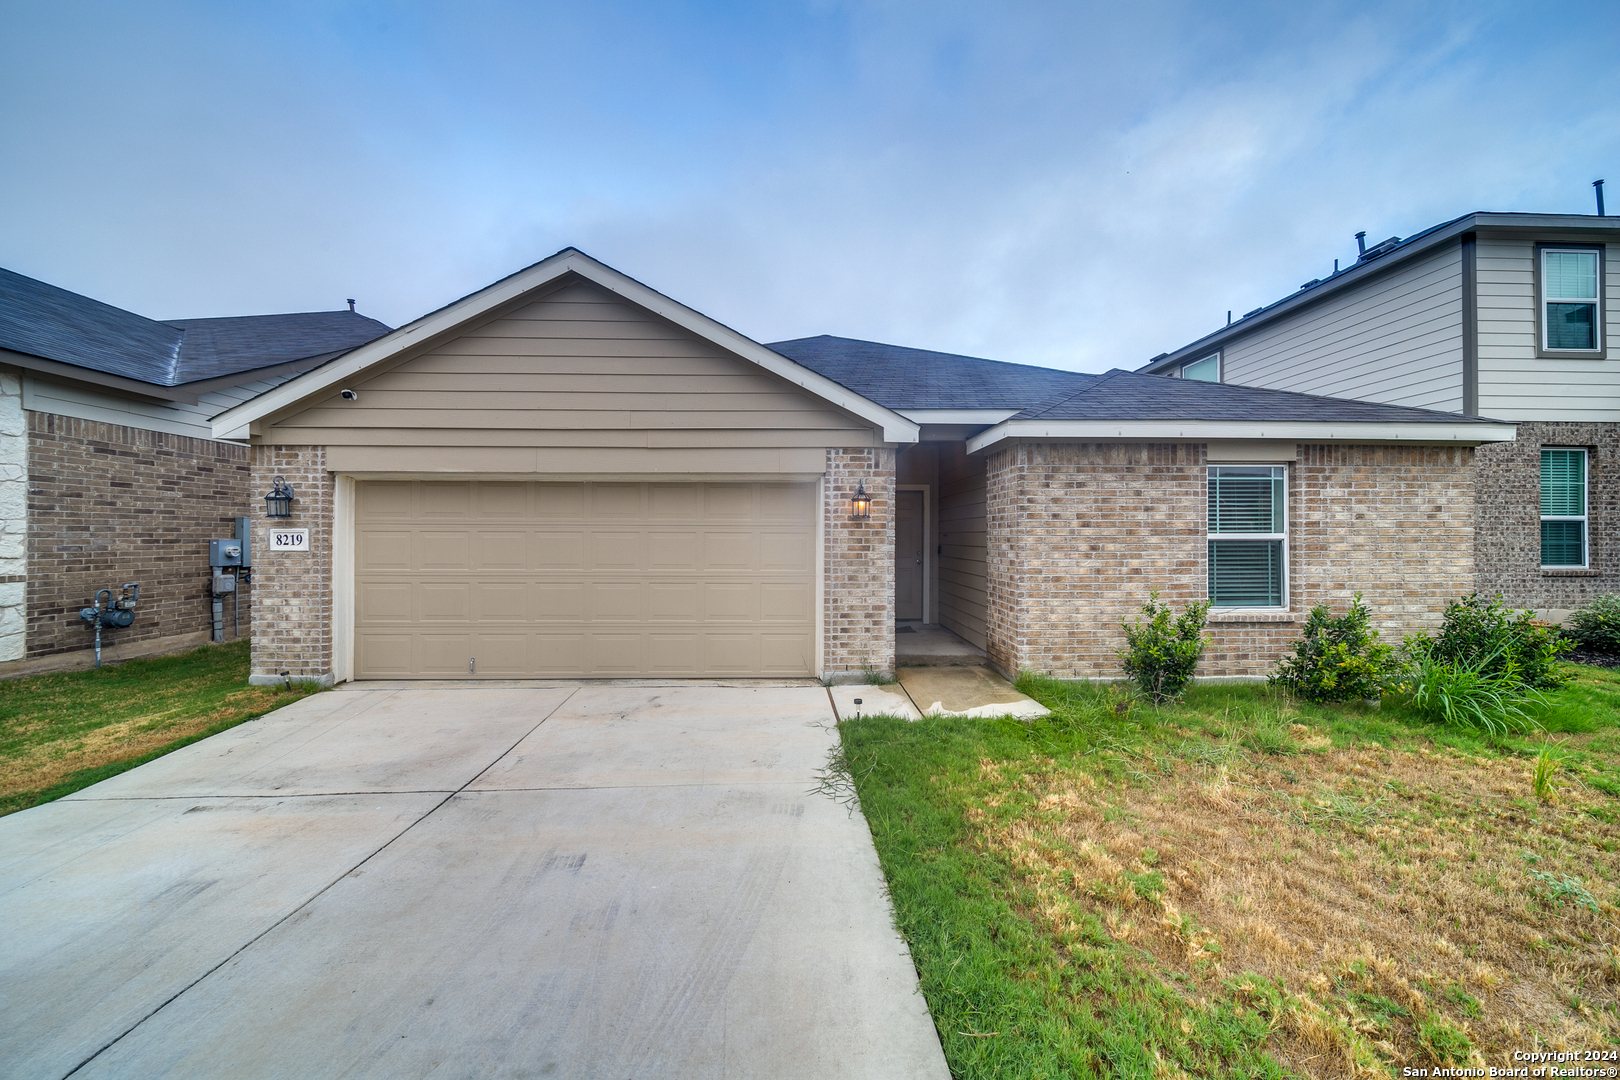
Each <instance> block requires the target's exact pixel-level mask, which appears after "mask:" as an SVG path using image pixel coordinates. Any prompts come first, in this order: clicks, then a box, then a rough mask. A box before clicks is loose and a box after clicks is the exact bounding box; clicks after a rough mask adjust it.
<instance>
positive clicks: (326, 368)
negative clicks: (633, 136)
mask: <svg viewBox="0 0 1620 1080" xmlns="http://www.w3.org/2000/svg"><path fill="white" fill-rule="evenodd" d="M570 275H572V276H575V277H577V278H582V279H584V280H586V281H589V282H591V283H592V284H594V285H597V286H599V287H600V288H603V289H605V290H607V291H608V292H611V293H614V294H616V295H618V296H620V297H622V298H624V299H625V300H627V301H629V302H630V303H633V304H636V305H638V306H640V307H642V308H644V309H646V310H648V311H651V312H652V313H653V314H655V315H658V316H660V317H662V318H665V319H668V320H669V321H670V322H672V323H674V324H675V325H677V326H680V327H682V328H683V329H685V330H687V331H689V332H691V333H694V334H696V335H697V336H699V337H701V338H704V339H705V340H707V341H709V342H712V343H713V344H715V345H718V346H719V347H720V348H722V349H725V350H726V351H727V352H729V353H731V354H733V355H734V356H737V357H740V358H741V359H743V360H745V361H748V362H749V363H752V364H756V365H758V366H759V367H761V368H764V369H765V370H766V371H769V372H770V373H771V374H773V375H776V376H778V377H780V378H782V379H784V380H786V381H787V382H790V383H792V384H794V385H795V386H798V387H801V388H802V389H804V390H807V391H809V392H810V393H812V394H814V395H815V396H817V397H819V398H822V399H823V400H825V401H827V402H829V403H831V404H833V405H835V406H837V407H838V408H841V409H843V410H845V411H847V412H850V413H853V414H854V415H856V416H858V417H860V418H861V419H863V420H866V421H868V422H870V423H872V424H874V425H877V426H878V427H881V428H882V430H883V441H884V442H893V443H910V442H916V441H917V434H918V428H917V425H916V424H915V423H913V422H912V421H910V420H908V419H906V418H905V417H904V416H902V415H900V414H899V413H898V412H896V411H894V410H892V409H890V408H888V407H886V406H884V405H881V404H879V403H878V402H876V401H874V400H872V399H871V398H868V397H866V396H864V395H862V394H860V393H858V392H855V391H852V390H851V389H850V388H848V387H846V386H844V385H842V384H840V383H839V382H837V381H836V380H834V379H830V378H828V377H827V376H825V375H823V374H821V373H820V372H818V371H816V370H814V369H812V368H810V367H808V366H806V365H803V364H800V363H798V362H796V361H794V360H792V359H790V358H788V357H787V356H784V355H783V354H781V353H778V352H773V351H772V350H770V349H768V348H766V347H765V346H764V345H761V344H760V343H759V342H757V341H754V340H752V339H751V338H747V337H744V336H743V335H742V334H739V333H738V332H737V331H735V330H733V329H731V328H730V327H729V326H725V325H724V324H722V323H719V322H716V321H715V320H713V319H711V318H709V317H708V316H707V315H704V314H702V313H700V312H697V311H694V310H693V309H691V308H689V307H687V306H686V305H684V304H681V303H678V302H676V301H674V300H671V299H670V298H669V297H667V296H665V295H664V294H663V293H660V292H658V291H657V290H655V289H652V288H650V287H648V286H646V285H643V284H642V283H641V282H639V281H637V280H635V279H634V278H631V277H628V276H626V275H624V274H621V273H620V272H619V271H617V270H615V269H613V268H612V267H610V266H608V265H606V264H605V263H600V262H598V261H596V260H595V259H593V258H591V257H590V256H589V255H586V254H585V253H584V252H582V251H580V250H579V249H577V248H572V247H568V248H563V249H562V250H561V251H559V252H557V253H556V254H555V255H552V256H551V257H550V258H547V259H542V260H541V261H540V262H537V263H535V264H534V265H533V266H530V267H527V268H526V269H523V270H520V271H518V272H517V273H515V274H512V275H510V276H509V277H505V278H502V279H501V280H500V281H497V282H495V283H494V284H493V285H488V286H486V287H484V288H482V289H480V290H478V291H477V292H475V293H471V294H469V295H467V296H464V297H462V298H461V299H460V300H457V301H455V302H454V303H451V304H447V305H445V306H444V307H442V308H439V309H438V310H437V311H433V312H429V313H428V314H426V315H424V316H422V317H421V318H419V319H417V320H415V321H414V322H411V323H407V324H406V325H404V326H401V327H400V328H399V329H397V330H394V331H393V332H391V333H389V334H387V335H385V336H383V337H381V338H378V339H377V340H375V341H371V342H369V343H367V344H364V345H361V346H360V347H358V348H356V349H354V350H353V351H352V352H349V353H347V354H346V355H344V356H341V357H338V358H337V359H335V360H332V361H329V362H328V363H326V364H323V365H322V366H320V367H318V368H315V369H314V370H311V371H307V372H305V373H304V374H302V375H299V376H298V377H297V378H294V379H289V380H288V381H287V382H285V383H282V384H281V385H280V386H277V387H276V388H274V389H272V390H268V391H266V392H265V393H263V394H260V395H259V396H258V397H255V398H253V399H251V400H249V401H245V402H243V403H242V404H241V405H238V406H236V407H235V408H233V409H230V410H227V411H226V412H223V413H221V414H220V415H218V416H216V417H214V420H213V427H214V437H215V438H216V439H242V438H246V437H248V435H249V432H250V431H251V425H252V424H253V423H254V422H256V421H258V420H262V419H264V418H265V417H268V416H271V415H273V414H275V413H278V412H281V411H283V410H285V409H288V408H291V407H293V406H296V405H297V404H299V403H300V402H302V401H305V400H307V399H309V398H311V397H313V396H315V395H317V394H322V393H327V392H329V391H331V390H332V388H333V387H336V386H339V385H341V384H342V383H344V382H346V381H348V380H350V379H352V378H354V377H355V376H356V375H359V374H361V373H363V372H364V371H366V370H367V369H369V368H373V367H375V366H377V365H378V364H382V363H385V362H387V361H389V360H392V359H394V358H395V357H398V356H399V355H400V354H402V353H404V352H405V351H406V350H409V349H416V348H419V347H423V346H425V345H427V344H428V343H431V342H436V341H442V340H445V339H447V338H450V337H453V336H455V335H456V334H457V333H458V332H459V331H460V329H461V327H463V326H464V325H466V324H467V323H468V322H469V321H471V320H474V319H477V318H479V317H481V316H483V315H485V314H488V313H490V312H492V311H495V310H496V309H498V308H500V307H503V306H504V305H507V304H511V303H513V302H515V301H519V300H521V299H522V298H523V297H524V296H525V295H527V294H530V293H533V292H535V291H537V290H539V289H544V288H547V287H549V286H551V285H552V284H553V283H555V282H557V281H559V280H561V279H563V278H566V277H569V276H570Z"/></svg>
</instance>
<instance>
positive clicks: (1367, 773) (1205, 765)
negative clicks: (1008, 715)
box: [975, 732, 1620, 1076]
mask: <svg viewBox="0 0 1620 1080" xmlns="http://www.w3.org/2000/svg"><path fill="white" fill-rule="evenodd" d="M1306 736H1307V737H1308V736H1309V733H1308V732H1307V733H1306ZM1301 741H1302V742H1304V741H1306V740H1305V739H1302V740H1301ZM1313 741H1314V740H1313ZM1317 749H1318V752H1317V753H1312V754H1307V755H1303V756H1300V757H1294V758H1290V759H1288V763H1289V769H1288V770H1287V771H1286V772H1284V771H1282V770H1273V769H1270V768H1266V767H1264V766H1262V765H1260V764H1257V763H1256V762H1254V761H1252V760H1249V759H1245V758H1241V757H1237V756H1229V757H1228V758H1227V759H1226V760H1221V761H1213V762H1212V761H1209V760H1206V761H1204V762H1201V763H1200V762H1188V761H1182V762H1181V763H1179V764H1177V765H1176V766H1175V767H1174V769H1173V772H1172V774H1171V775H1165V776H1159V777H1155V778H1154V779H1153V780H1152V782H1151V783H1147V784H1141V783H1137V784H1123V785H1114V784H1104V785H1099V784H1098V783H1097V782H1096V781H1095V780H1094V779H1093V778H1092V777H1090V776H1089V775H1086V774H1084V773H1083V772H1081V771H1079V770H1078V769H1062V768H1058V767H1057V766H1055V765H1053V764H1052V763H1050V762H1048V763H1043V764H1042V765H1041V766H1040V767H1039V768H1037V769H1036V770H1034V773H1033V774H1025V775H1021V776H1013V775H1010V774H1011V772H1012V770H1003V769H1002V768H1000V767H999V766H997V765H996V764H995V763H993V762H989V761H986V762H983V763H982V764H981V780H983V781H993V782H999V783H1001V784H1003V785H1006V786H1004V787H1003V792H1004V797H1003V798H998V799H997V800H996V803H995V804H991V803H989V802H988V801H986V805H990V806H993V805H1000V804H1002V803H1003V802H1004V801H1005V798H1007V797H1010V796H1011V795H1012V790H1008V788H1009V787H1010V788H1011V789H1014V790H1016V791H1017V792H1018V793H1019V794H1021V795H1022V796H1023V797H1025V798H1026V799H1027V800H1028V805H1029V810H1028V811H1027V812H1025V813H1023V814H1022V815H1021V816H1018V817H1017V818H1015V819H1014V820H1010V821H1008V820H1005V819H1002V818H1000V817H999V816H995V817H993V816H992V815H987V814H979V815H975V821H976V824H977V825H978V826H979V829H980V835H981V838H982V842H983V843H985V844H986V845H987V846H988V847H989V848H991V849H993V850H995V851H997V852H998V853H1000V854H1001V855H1002V856H1003V857H1005V858H1007V859H1008V861H1009V862H1010V863H1011V865H1012V866H1013V867H1015V868H1016V869H1017V871H1018V872H1019V874H1020V875H1021V876H1022V877H1023V879H1024V880H1025V881H1026V882H1027V883H1028V884H1029V885H1030V886H1031V887H1032V888H1033V889H1034V891H1035V893H1036V895H1037V897H1038V898H1039V907H1040V910H1041V915H1042V917H1043V918H1045V919H1046V920H1047V921H1048V923H1049V924H1050V925H1052V926H1053V927H1054V928H1058V929H1060V930H1062V929H1064V928H1072V927H1074V926H1075V925H1077V923H1078V921H1079V920H1080V919H1082V918H1083V917H1084V915H1085V914H1086V913H1088V912H1089V913H1091V914H1094V915H1096V916H1097V917H1098V918H1099V919H1100V920H1101V921H1102V923H1103V924H1104V925H1105V926H1107V927H1108V929H1109V932H1110V933H1112V934H1113V935H1114V936H1115V937H1116V938H1118V939H1120V940H1123V941H1127V942H1130V943H1131V944H1133V945H1136V946H1139V947H1141V948H1143V949H1145V950H1147V951H1149V952H1150V953H1151V954H1152V955H1153V956H1154V957H1155V958H1156V959H1157V961H1158V962H1159V963H1160V964H1161V965H1163V967H1164V968H1165V969H1167V970H1170V971H1175V972H1178V973H1180V974H1181V975H1183V976H1186V977H1187V978H1190V979H1192V980H1194V981H1195V984H1197V985H1202V986H1204V987H1205V989H1206V991H1208V992H1213V991H1215V990H1217V989H1218V988H1219V987H1221V986H1223V985H1224V986H1230V985H1232V983H1231V980H1232V979H1234V978H1235V977H1237V976H1240V975H1243V974H1245V973H1254V974H1256V975H1259V976H1263V977H1264V978H1265V979H1268V980H1271V981H1272V982H1273V983H1274V984H1277V985H1279V986H1281V987H1284V988H1286V991H1285V992H1286V993H1287V995H1288V1004H1287V1006H1286V1008H1284V1009H1283V1010H1282V1013H1281V1015H1279V1016H1277V1017H1276V1018H1275V1019H1276V1034H1275V1036H1274V1038H1275V1039H1276V1045H1277V1054H1278V1057H1279V1059H1280V1060H1281V1061H1282V1062H1284V1063H1285V1064H1288V1065H1290V1066H1291V1067H1293V1068H1297V1069H1299V1070H1300V1071H1301V1072H1303V1073H1306V1074H1307V1075H1313V1076H1352V1075H1364V1074H1368V1073H1369V1070H1370V1071H1371V1073H1372V1074H1377V1073H1379V1072H1380V1071H1382V1070H1383V1069H1386V1068H1396V1069H1398V1067H1399V1066H1401V1065H1424V1064H1434V1063H1437V1062H1440V1061H1443V1060H1445V1059H1447V1058H1448V1057H1450V1058H1452V1059H1453V1060H1457V1062H1458V1063H1459V1064H1461V1063H1465V1062H1467V1061H1470V1060H1471V1061H1472V1062H1473V1063H1475V1064H1491V1065H1507V1064H1510V1061H1509V1057H1510V1055H1511V1053H1512V1052H1513V1051H1514V1050H1527V1049H1533V1048H1536V1047H1538V1046H1539V1047H1540V1048H1543V1049H1560V1050H1585V1049H1600V1048H1609V1047H1612V1046H1613V1045H1615V1044H1616V1042H1620V1023H1617V1020H1616V1017H1617V1015H1620V917H1617V912H1616V910H1615V907H1614V904H1613V900H1614V894H1613V891H1612V885H1611V884H1609V883H1611V882H1613V881H1615V880H1617V879H1620V855H1617V854H1615V853H1614V852H1612V851H1608V850H1605V848H1613V847H1615V846H1616V845H1614V844H1613V842H1612V841H1613V836H1614V831H1613V828H1612V827H1611V826H1608V825H1605V824H1603V823H1602V822H1601V821H1599V820H1596V819H1595V818H1594V816H1592V815H1588V814H1586V813H1584V812H1583V811H1584V809H1585V807H1586V805H1587V802H1585V801H1584V800H1586V799H1588V798H1590V799H1600V798H1601V796H1583V794H1582V793H1581V792H1580V791H1579V790H1578V789H1571V790H1567V791H1566V792H1565V793H1564V795H1563V798H1562V802H1561V803H1560V805H1559V806H1558V807H1557V808H1549V807H1547V806H1538V805H1537V804H1536V803H1535V801H1534V800H1533V799H1532V798H1528V797H1527V772H1526V766H1525V764H1524V763H1523V762H1519V761H1511V760H1495V759H1482V758H1474V757H1468V756H1464V755H1461V754H1457V753H1451V752H1427V751H1420V752H1417V753H1408V752H1401V751H1385V750H1380V749H1373V750H1329V749H1324V748H1321V747H1320V746H1319V745H1318V748H1317ZM1026 767H1027V766H1026ZM1289 778H1291V779H1289ZM1594 805H1595V804H1594ZM1560 882H1563V883H1565V885H1564V886H1560V884H1559V883H1560ZM1570 883H1584V888H1585V889H1586V890H1587V891H1586V895H1585V896H1584V897H1583V896H1579V895H1574V894H1570V893H1569V892H1568V889H1567V886H1569V885H1570ZM1561 887H1565V890H1566V891H1565V894H1564V895H1562V896H1560V895H1559V890H1560V888H1561ZM1576 887H1577V888H1580V887H1582V886H1580V885H1576ZM1592 900H1595V901H1596V903H1597V906H1598V910H1596V911H1594V910H1590V909H1589V908H1588V907H1587V906H1583V904H1584V903H1587V902H1590V901H1592ZM1453 1032H1461V1033H1462V1034H1463V1035H1465V1036H1466V1038H1467V1039H1468V1040H1469V1043H1471V1045H1472V1049H1471V1051H1470V1052H1467V1053H1465V1054H1461V1055H1460V1060H1458V1059H1459V1050H1458V1047H1459V1046H1460V1045H1461V1044H1460V1043H1459V1042H1458V1041H1457V1040H1456V1038H1455V1036H1454V1034H1452V1033H1453Z"/></svg>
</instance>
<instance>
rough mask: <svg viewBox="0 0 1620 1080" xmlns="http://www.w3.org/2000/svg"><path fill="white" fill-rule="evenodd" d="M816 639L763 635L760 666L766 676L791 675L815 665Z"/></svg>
mask: <svg viewBox="0 0 1620 1080" xmlns="http://www.w3.org/2000/svg"><path fill="white" fill-rule="evenodd" d="M814 649H815V639H814V638H813V637H811V636H810V635H809V634H761V635H760V636H759V652H760V657H759V666H760V673H761V674H764V675H791V674H795V673H797V672H800V671H808V670H810V669H811V667H812V666H813V665H814V664H815V657H814V655H812V653H813V650H814Z"/></svg>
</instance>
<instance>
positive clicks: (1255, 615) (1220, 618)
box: [1207, 611, 1305, 626]
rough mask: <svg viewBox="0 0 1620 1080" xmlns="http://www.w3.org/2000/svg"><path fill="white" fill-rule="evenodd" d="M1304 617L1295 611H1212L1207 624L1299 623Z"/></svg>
mask: <svg viewBox="0 0 1620 1080" xmlns="http://www.w3.org/2000/svg"><path fill="white" fill-rule="evenodd" d="M1304 621H1305V616H1304V615H1303V614H1301V613H1300V612H1297V611H1212V612H1210V614H1209V619H1208V620H1207V623H1208V624H1209V625H1211V626H1217V625H1229V624H1232V623H1301V622H1304Z"/></svg>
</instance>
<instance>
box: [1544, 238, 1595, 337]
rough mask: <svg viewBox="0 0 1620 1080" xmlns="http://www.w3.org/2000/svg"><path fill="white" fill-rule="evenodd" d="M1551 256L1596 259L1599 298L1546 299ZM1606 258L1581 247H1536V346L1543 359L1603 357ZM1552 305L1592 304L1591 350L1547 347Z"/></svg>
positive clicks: (1553, 245)
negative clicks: (1548, 267)
mask: <svg viewBox="0 0 1620 1080" xmlns="http://www.w3.org/2000/svg"><path fill="white" fill-rule="evenodd" d="M1552 254H1572V255H1592V256H1594V257H1595V258H1596V259H1597V276H1596V277H1595V278H1594V281H1595V282H1596V286H1595V290H1596V292H1597V295H1596V296H1548V295H1547V256H1548V255H1552ZM1603 256H1604V249H1603V248H1601V247H1590V246H1584V245H1579V244H1562V245H1560V244H1539V245H1537V246H1536V322H1537V323H1538V324H1539V326H1538V328H1537V337H1538V338H1539V340H1538V341H1537V342H1536V344H1537V346H1538V347H1539V350H1538V351H1539V352H1540V353H1541V354H1542V355H1543V356H1602V355H1603V351H1604V345H1603V324H1604V321H1605V315H1604V312H1603ZM1549 304H1591V305H1593V308H1592V342H1593V346H1592V348H1590V349H1555V348H1553V347H1552V346H1551V345H1550V344H1548V335H1549V334H1550V333H1551V331H1552V323H1551V320H1550V319H1548V318H1547V307H1548V305H1549Z"/></svg>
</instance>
